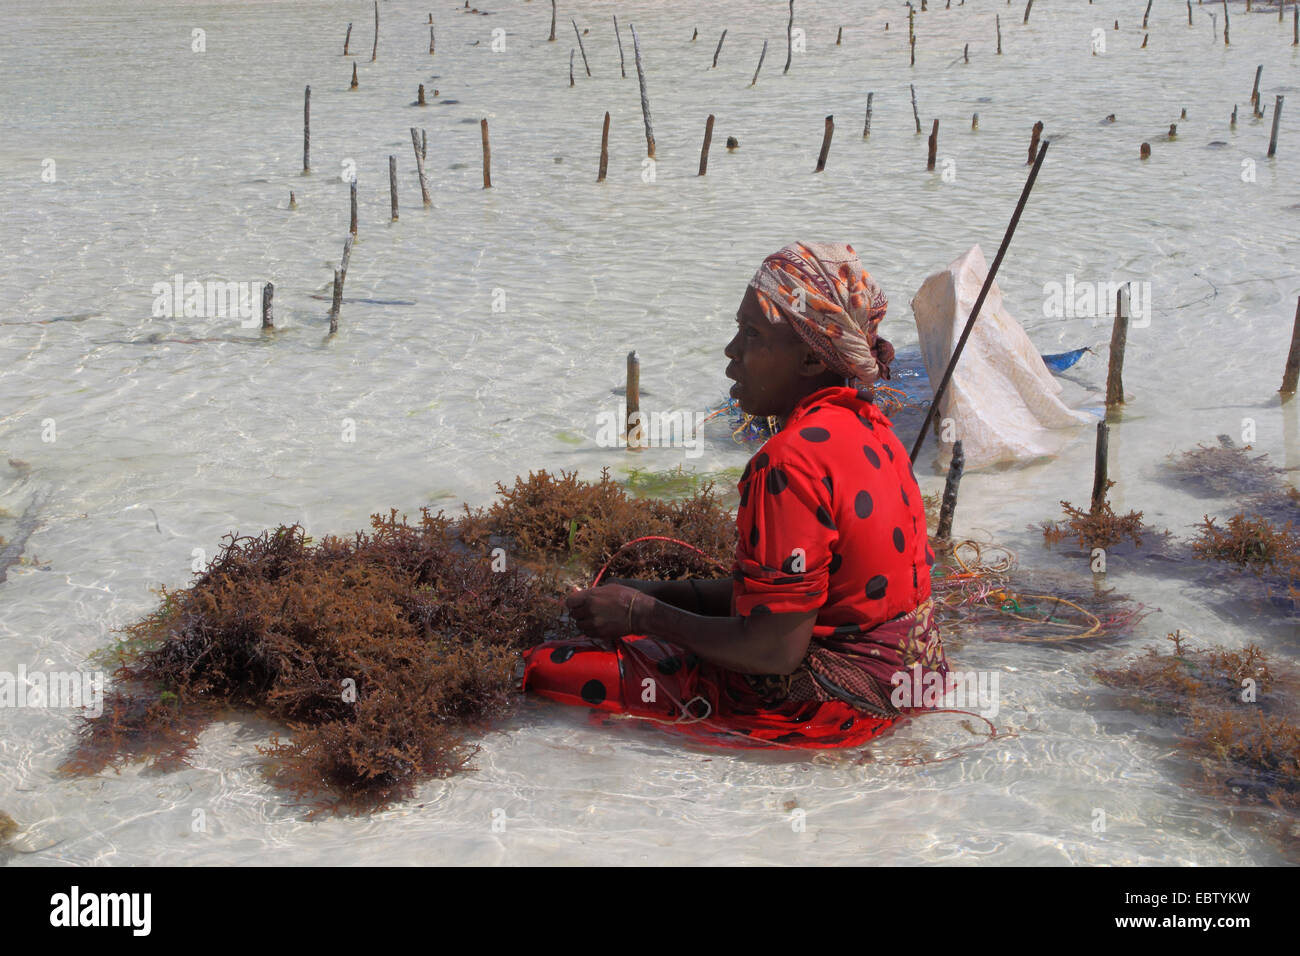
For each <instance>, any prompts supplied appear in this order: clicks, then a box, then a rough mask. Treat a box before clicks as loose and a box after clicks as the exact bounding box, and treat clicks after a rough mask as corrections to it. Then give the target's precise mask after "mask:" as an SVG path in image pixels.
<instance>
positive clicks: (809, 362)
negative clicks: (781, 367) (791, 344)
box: [799, 345, 830, 378]
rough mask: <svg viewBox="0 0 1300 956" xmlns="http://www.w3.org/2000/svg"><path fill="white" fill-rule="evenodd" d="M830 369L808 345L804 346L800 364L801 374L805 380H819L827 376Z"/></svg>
mask: <svg viewBox="0 0 1300 956" xmlns="http://www.w3.org/2000/svg"><path fill="white" fill-rule="evenodd" d="M829 371H830V369H829V368H827V367H826V363H825V362H823V361H822V360H821V359H820V358H819V357H818V356H817V353H816V352H814V351H813V350H812V349H811V348H809V347H808V346H807V345H804V346H803V355H802V358H801V359H800V362H799V374H800V376H802V377H804V378H818V377H819V376H822V375H825V374H826V373H827V372H829Z"/></svg>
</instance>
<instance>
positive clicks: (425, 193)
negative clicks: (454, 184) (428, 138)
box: [411, 126, 433, 209]
mask: <svg viewBox="0 0 1300 956" xmlns="http://www.w3.org/2000/svg"><path fill="white" fill-rule="evenodd" d="M411 148H412V149H414V150H415V169H416V172H417V173H419V175H420V198H421V199H423V200H424V208H425V209H428V208H429V207H430V206H432V205H433V200H432V199H430V198H429V183H428V181H427V180H426V179H425V178H424V154H423V153H422V152H420V131H419V130H418V129H416V128H415V127H414V126H412V127H411Z"/></svg>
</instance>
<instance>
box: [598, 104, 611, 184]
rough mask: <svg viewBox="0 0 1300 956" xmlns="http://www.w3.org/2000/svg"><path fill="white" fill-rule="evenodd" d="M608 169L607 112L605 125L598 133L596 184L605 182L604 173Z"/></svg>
mask: <svg viewBox="0 0 1300 956" xmlns="http://www.w3.org/2000/svg"><path fill="white" fill-rule="evenodd" d="M608 168H609V110H606V111H605V125H604V127H603V128H602V129H601V131H600V172H599V173H597V174H596V182H598V183H603V182H604V181H605V171H606V170H607V169H608Z"/></svg>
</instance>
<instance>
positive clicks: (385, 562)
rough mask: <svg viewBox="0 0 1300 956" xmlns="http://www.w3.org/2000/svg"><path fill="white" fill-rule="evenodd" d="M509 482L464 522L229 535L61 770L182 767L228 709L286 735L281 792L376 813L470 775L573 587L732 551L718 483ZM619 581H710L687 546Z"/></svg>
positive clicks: (130, 650)
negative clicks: (672, 540)
mask: <svg viewBox="0 0 1300 956" xmlns="http://www.w3.org/2000/svg"><path fill="white" fill-rule="evenodd" d="M498 487H499V489H500V491H501V496H502V500H501V501H498V502H497V503H495V504H494V505H493V506H492V508H491V509H489V510H488V511H487V512H484V511H482V510H479V511H477V512H471V511H470V510H469V509H468V508H466V509H465V515H464V517H463V518H461V519H459V520H455V521H453V520H452V519H450V518H448V517H446V516H445V515H444V514H443V513H442V512H439V513H438V514H436V515H434V514H430V513H429V511H428V509H423V510H422V513H421V519H420V521H419V523H418V524H417V525H415V526H412V525H409V524H408V523H407V522H406V519H405V517H403V518H401V519H399V518H398V517H397V512H396V511H392V512H390V513H389V514H388V515H386V516H384V515H376V516H374V517H373V518H372V519H371V530H370V532H369V533H365V532H357V533H356V534H355V535H354V536H353V537H352V538H336V537H326V538H324V539H322V540H321V541H320V542H319V543H318V544H314V545H313V543H312V542H311V540H310V539H308V538H307V537H306V536H305V535H304V533H303V531H302V529H301V528H299V527H298V526H296V525H293V526H281V527H279V528H276V529H275V530H272V531H266V532H264V533H263V534H261V535H259V536H257V537H235V536H233V535H231V536H229V537H228V538H227V539H226V541H225V542H224V544H223V547H222V549H221V551H220V553H219V554H218V555H217V557H216V558H215V559H214V560H213V562H212V563H211V565H209V567H208V568H207V569H206V570H205V571H203V572H202V573H201V574H199V575H198V577H197V578H196V579H195V580H194V582H193V583H192V584H191V585H190V586H189V587H187V588H185V589H183V590H177V591H168V590H166V589H164V590H163V592H162V600H161V603H160V605H159V607H158V608H157V609H156V610H155V611H154V612H153V613H152V614H151V615H149V616H148V617H147V618H145V619H144V620H142V621H140V622H138V623H137V624H134V625H132V626H131V627H129V628H127V629H126V634H125V640H124V641H122V642H121V643H120V644H119V645H118V647H117V649H116V650H117V663H118V665H119V666H118V669H117V670H116V672H115V675H114V676H115V681H114V685H113V687H112V689H111V690H110V691H109V692H108V693H107V694H106V695H105V700H104V710H103V713H102V715H101V716H99V717H96V718H86V719H85V720H84V721H83V723H82V725H81V728H80V731H79V742H78V746H77V748H76V750H75V751H74V753H73V754H72V755H71V756H70V757H69V759H68V760H67V761H66V762H65V764H64V766H63V768H62V769H63V770H64V771H65V772H67V773H73V774H86V773H96V772H99V771H101V770H103V769H105V768H106V767H110V766H111V767H115V768H117V767H121V766H123V765H125V764H126V763H128V762H131V761H137V760H144V761H147V762H148V763H149V764H150V765H151V767H153V768H154V769H157V770H168V769H174V768H176V767H180V766H184V765H185V763H186V760H187V757H188V755H189V753H190V752H191V751H192V750H193V748H194V747H195V746H197V744H198V735H199V733H200V732H201V731H202V730H203V729H204V727H206V726H207V725H208V724H209V723H211V721H212V720H213V719H215V718H216V717H218V716H219V715H222V714H224V713H225V712H227V711H229V710H230V709H232V708H233V709H235V710H242V711H245V712H252V713H255V714H258V715H260V716H262V717H265V718H269V719H272V720H276V721H279V722H281V723H283V724H285V725H286V726H287V727H288V728H289V729H290V731H291V736H290V737H289V738H288V739H285V740H281V739H279V738H278V737H273V738H272V740H271V742H270V746H268V747H264V748H260V749H261V751H262V753H263V754H265V755H266V756H267V757H268V765H269V770H270V777H271V779H272V781H273V782H275V783H276V784H277V785H279V786H282V787H284V788H286V789H288V790H289V791H291V792H292V793H294V794H295V795H296V796H299V797H313V798H316V799H317V800H318V803H317V812H318V811H320V810H334V811H349V812H365V811H368V810H373V809H378V808H380V807H383V806H386V805H388V804H390V803H392V802H393V801H396V800H400V799H402V798H404V797H406V796H408V795H409V794H410V793H411V792H412V791H413V789H414V787H415V786H416V785H417V784H419V783H420V782H422V781H424V780H427V779H432V778H437V777H445V776H449V775H451V774H453V773H456V772H457V771H460V770H464V769H467V767H468V764H469V761H470V759H471V758H472V757H473V755H474V753H475V752H476V748H475V746H474V745H473V744H472V743H469V742H468V740H467V736H468V735H469V734H470V733H472V732H473V731H475V730H477V729H481V728H482V727H484V726H485V725H486V724H487V723H488V722H489V721H492V720H494V719H497V718H500V717H503V716H505V715H507V714H508V713H509V712H510V711H511V709H512V707H513V705H514V703H515V702H516V700H517V698H518V686H517V680H516V678H515V665H516V663H517V661H518V655H519V652H520V651H521V650H522V649H524V648H526V647H530V646H533V645H535V644H538V643H541V642H542V641H544V640H547V639H551V638H554V637H561V636H574V635H575V633H576V632H575V631H574V630H573V629H572V626H571V625H569V624H561V623H559V621H558V619H559V614H560V609H561V602H560V599H559V596H560V595H561V594H562V593H563V584H564V581H563V580H562V579H564V578H566V577H567V578H569V579H573V578H574V577H575V575H579V576H580V579H582V580H583V583H586V582H588V581H590V579H591V575H592V574H593V573H594V570H595V568H596V567H599V566H600V564H601V563H602V562H605V561H608V560H609V559H610V558H611V557H612V556H614V554H615V551H617V549H618V548H619V547H620V546H621V545H622V544H623V543H624V542H626V541H628V540H631V539H632V538H635V537H639V536H642V535H646V534H662V535H666V536H673V537H677V538H680V539H683V540H686V541H688V542H689V543H691V544H693V545H695V546H696V547H699V548H701V549H702V550H704V551H706V552H708V553H709V554H710V555H715V556H717V557H719V558H722V557H723V556H729V555H730V554H731V552H732V550H733V548H734V533H735V532H734V525H733V518H732V516H731V515H730V514H729V513H728V512H726V511H725V510H723V509H722V508H721V507H719V505H718V504H717V502H716V500H715V499H714V498H713V496H712V490H711V488H709V487H706V488H704V489H702V490H701V491H700V492H699V493H698V494H696V495H695V496H693V497H691V498H689V499H686V500H683V501H678V502H661V501H635V500H633V499H630V498H628V496H627V495H626V493H625V492H624V491H623V490H622V488H620V486H619V485H618V484H617V483H615V482H613V481H611V480H610V478H609V475H608V472H605V473H603V474H602V477H601V481H600V482H598V483H595V484H588V483H583V482H579V481H578V480H577V478H576V475H572V474H565V473H561V475H560V477H559V478H556V477H553V476H551V475H549V474H547V473H545V472H542V473H540V474H537V475H532V474H530V475H529V477H528V478H527V479H522V478H521V479H517V480H516V482H515V486H514V488H512V489H507V488H505V487H503V486H500V485H499V486H498ZM489 541H491V542H493V543H494V544H493V546H492V547H493V550H489V549H488V548H485V547H481V546H480V545H481V544H485V543H487V542H489ZM496 543H499V544H500V545H501V546H503V551H501V552H496V551H495V546H496ZM502 556H504V557H505V560H504V562H503V561H502V560H501V559H502ZM527 559H531V561H528V567H527V568H525V566H524V565H525V562H526V560H527ZM611 569H612V570H613V571H614V573H617V574H621V575H626V576H637V577H678V576H682V575H696V576H704V575H708V576H716V575H717V571H716V570H715V569H713V568H712V567H711V566H710V563H709V559H708V558H704V557H701V556H700V555H697V554H695V553H693V552H689V551H686V549H680V548H678V549H674V550H673V551H671V552H665V553H662V554H661V553H658V551H657V550H656V549H654V548H646V549H638V550H637V551H636V552H630V551H629V552H624V553H623V554H620V555H619V556H618V557H617V559H616V560H615V561H614V562H613V563H612V564H611ZM322 793H324V794H326V795H328V796H329V797H330V799H328V800H320V799H319V798H320V796H321V794H322Z"/></svg>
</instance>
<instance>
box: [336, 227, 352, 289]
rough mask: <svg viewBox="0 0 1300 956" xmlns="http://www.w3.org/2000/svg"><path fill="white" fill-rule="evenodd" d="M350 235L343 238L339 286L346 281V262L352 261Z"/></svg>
mask: <svg viewBox="0 0 1300 956" xmlns="http://www.w3.org/2000/svg"><path fill="white" fill-rule="evenodd" d="M352 241H353V240H352V237H351V236H348V237H347V238H346V239H344V240H343V261H342V262H340V263H339V287H340V288H342V285H343V283H344V282H347V281H348V263H349V262H350V261H352Z"/></svg>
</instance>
